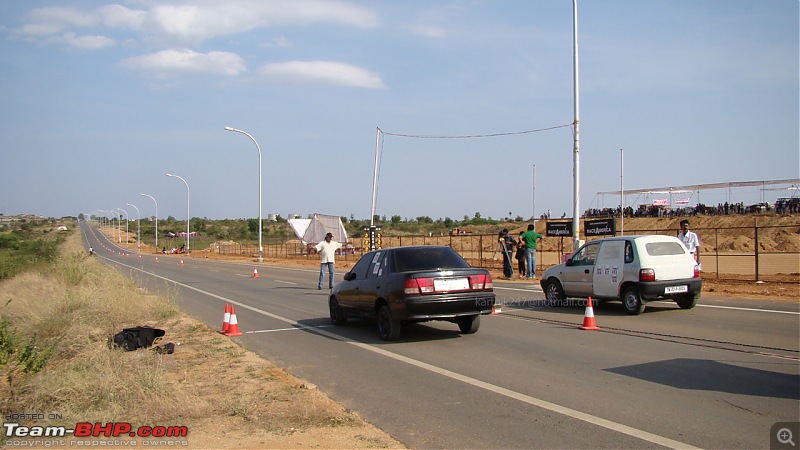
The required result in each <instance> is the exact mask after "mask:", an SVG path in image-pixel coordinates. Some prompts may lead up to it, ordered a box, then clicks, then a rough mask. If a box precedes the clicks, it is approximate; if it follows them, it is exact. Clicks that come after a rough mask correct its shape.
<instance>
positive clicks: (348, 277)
mask: <svg viewBox="0 0 800 450" xmlns="http://www.w3.org/2000/svg"><path fill="white" fill-rule="evenodd" d="M355 279H356V274H355V273H353V272H347V273H346V274H344V281H353V280H355Z"/></svg>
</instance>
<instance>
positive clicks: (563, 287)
mask: <svg viewBox="0 0 800 450" xmlns="http://www.w3.org/2000/svg"><path fill="white" fill-rule="evenodd" d="M540 283H541V285H542V289H543V290H544V293H545V297H546V299H547V302H548V303H549V304H551V305H557V304H560V303H562V302H563V301H564V300H566V299H567V298H588V297H592V299H596V300H599V301H604V300H622V304H623V305H625V309H626V310H627V311H628V313H629V314H641V313H642V311H644V308H645V303H647V301H650V300H665V299H669V300H674V301H675V303H677V304H678V306H680V307H681V308H683V309H690V308H694V306H695V305H696V304H697V300H698V299H699V298H700V293H701V291H702V290H703V280H702V279H701V278H700V270H699V267H698V266H697V263H696V262H695V260H694V257H692V255H691V254H690V253H689V252H688V251H686V247H684V246H683V244H682V243H681V241H680V240H678V238H676V237H673V236H659V235H644V236H619V237H611V238H604V239H598V240H595V241H591V242H588V243H586V244H585V245H583V246H582V247H581V248H579V249H578V251H576V252H575V253H573V254H572V256H571V257H570V258H569V259H568V260H567V261H566V262H565V263H564V264H559V265H557V266H553V267H551V268H549V269H547V270H545V271H544V273H543V274H542V279H541V281H540Z"/></svg>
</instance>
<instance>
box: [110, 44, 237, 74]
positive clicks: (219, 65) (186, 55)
mask: <svg viewBox="0 0 800 450" xmlns="http://www.w3.org/2000/svg"><path fill="white" fill-rule="evenodd" d="M121 65H122V66H123V67H127V68H129V69H133V70H136V71H139V72H144V73H148V74H150V75H152V76H155V77H157V78H170V77H172V76H174V75H177V74H211V75H227V76H235V75H239V74H240V73H242V72H246V71H247V67H246V66H245V64H244V61H243V60H242V58H241V57H240V56H239V55H237V54H235V53H230V52H209V53H207V54H205V53H198V52H195V51H192V50H189V49H182V50H162V51H160V52H157V53H152V54H150V55H144V56H135V57H131V58H127V59H125V60H123V61H122V63H121Z"/></svg>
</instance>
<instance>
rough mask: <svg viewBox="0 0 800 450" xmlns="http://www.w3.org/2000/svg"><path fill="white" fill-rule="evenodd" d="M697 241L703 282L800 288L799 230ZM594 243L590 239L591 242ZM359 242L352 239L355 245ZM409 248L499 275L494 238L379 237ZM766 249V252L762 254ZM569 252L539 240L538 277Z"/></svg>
mask: <svg viewBox="0 0 800 450" xmlns="http://www.w3.org/2000/svg"><path fill="white" fill-rule="evenodd" d="M692 231H694V232H695V233H697V235H698V237H699V238H700V243H701V248H700V263H701V264H702V269H703V276H704V277H705V278H716V279H721V280H725V279H731V280H734V279H736V280H753V281H788V282H795V283H800V252H798V251H797V249H798V248H800V224H798V225H781V226H758V224H757V223H754V225H753V226H749V227H727V228H693V229H692ZM625 234H626V235H634V234H662V235H670V236H675V235H677V230H675V229H659V230H635V229H626V230H625ZM594 239H599V237H598V238H589V239H587V241H591V240H594ZM359 240H360V239H354V242H358V241H359ZM410 245H444V246H448V247H452V248H453V249H454V250H456V251H457V252H458V253H460V254H461V256H462V257H464V259H466V260H467V261H468V262H469V263H470V264H471V265H473V266H476V267H484V268H487V269H498V270H500V269H502V266H503V260H502V258H503V255H502V253H501V252H500V245H499V242H498V236H497V235H495V234H493V235H487V234H458V235H439V236H436V235H409V236H387V235H386V234H385V233H384V234H383V236H382V247H383V248H390V247H402V246H410ZM216 248H217V252H218V253H219V254H221V255H235V256H248V257H254V258H255V257H257V255H258V245H257V244H249V245H240V244H231V243H218V244H217V245H216ZM767 249H770V250H767ZM363 252H364V251H363V249H362V248H360V247H353V248H351V249H349V250H348V251H346V252H343V253H342V254H341V255H340V256H338V259H340V260H344V261H355V260H358V258H360V257H361V255H362V254H363ZM571 252H572V238H570V237H547V236H545V237H544V238H543V239H542V243H541V245H540V246H539V248H538V251H537V255H536V266H537V273H541V271H542V270H544V269H546V268H548V267H550V266H553V265H556V264H559V263H560V262H561V261H562V260H563V258H564V257H565V256H567V255H569V254H571ZM264 257H265V258H289V259H291V258H305V259H316V258H318V256H317V255H316V254H314V252H313V249H312V250H309V247H308V246H303V245H301V244H300V242H298V241H289V242H287V243H282V244H270V245H265V246H264ZM513 266H514V270H515V271H516V266H517V263H516V260H515V261H514V262H513Z"/></svg>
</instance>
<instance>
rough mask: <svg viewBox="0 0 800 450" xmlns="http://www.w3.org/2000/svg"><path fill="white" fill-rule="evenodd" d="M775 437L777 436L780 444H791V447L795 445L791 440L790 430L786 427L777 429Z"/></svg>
mask: <svg viewBox="0 0 800 450" xmlns="http://www.w3.org/2000/svg"><path fill="white" fill-rule="evenodd" d="M776 437H777V438H778V442H780V443H781V444H784V445H785V444H791V445H792V447H795V444H794V441H793V440H792V430H790V429H788V428H781V429H780V430H778V433H777V434H776Z"/></svg>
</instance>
